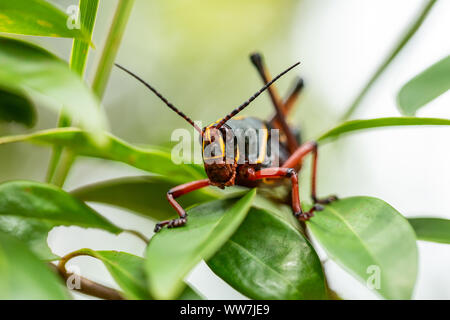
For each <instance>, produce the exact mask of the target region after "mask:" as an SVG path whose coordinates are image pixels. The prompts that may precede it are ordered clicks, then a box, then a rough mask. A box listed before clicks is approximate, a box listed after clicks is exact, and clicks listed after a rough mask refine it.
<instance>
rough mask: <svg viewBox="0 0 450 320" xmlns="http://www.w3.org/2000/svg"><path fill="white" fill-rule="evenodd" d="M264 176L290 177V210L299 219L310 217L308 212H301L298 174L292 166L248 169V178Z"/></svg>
mask: <svg viewBox="0 0 450 320" xmlns="http://www.w3.org/2000/svg"><path fill="white" fill-rule="evenodd" d="M264 178H290V179H291V183H292V211H293V213H294V215H295V217H296V218H297V219H299V220H301V221H304V220H307V219H309V218H310V214H309V212H303V211H302V206H301V203H300V196H299V188H298V175H297V172H295V170H294V169H293V168H265V169H261V170H259V171H256V172H255V171H250V175H249V179H250V180H260V179H264Z"/></svg>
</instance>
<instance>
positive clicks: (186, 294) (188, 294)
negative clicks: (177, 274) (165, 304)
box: [177, 285, 205, 300]
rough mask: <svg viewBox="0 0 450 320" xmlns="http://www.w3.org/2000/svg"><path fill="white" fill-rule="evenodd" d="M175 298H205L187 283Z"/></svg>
mask: <svg viewBox="0 0 450 320" xmlns="http://www.w3.org/2000/svg"><path fill="white" fill-rule="evenodd" d="M177 300H205V298H204V297H202V296H201V295H200V294H198V293H197V292H196V291H195V290H194V289H192V288H191V287H190V286H189V285H187V286H186V288H185V289H184V290H183V293H182V294H181V295H180V296H179V297H178V298H177Z"/></svg>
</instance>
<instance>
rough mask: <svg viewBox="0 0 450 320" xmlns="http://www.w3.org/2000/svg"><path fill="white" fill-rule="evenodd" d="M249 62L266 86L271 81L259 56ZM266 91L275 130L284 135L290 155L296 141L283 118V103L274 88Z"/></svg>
mask: <svg viewBox="0 0 450 320" xmlns="http://www.w3.org/2000/svg"><path fill="white" fill-rule="evenodd" d="M250 60H251V61H252V63H253V65H254V66H255V67H256V69H257V70H258V73H259V74H260V76H261V78H262V80H263V82H264V83H265V84H267V83H268V82H270V81H271V76H270V74H269V71H268V70H267V68H266V67H265V65H264V59H263V57H262V55H261V54H259V53H254V54H252V55H251V56H250ZM267 91H268V92H269V95H270V99H271V100H272V103H273V105H274V107H275V112H276V114H275V121H274V125H275V126H276V127H277V128H281V130H282V131H283V133H284V135H285V136H286V139H287V146H288V149H289V151H290V152H291V153H292V152H294V151H295V150H296V149H297V148H298V143H297V140H296V139H295V136H294V134H293V133H292V131H291V128H289V126H288V124H287V122H286V118H285V109H284V105H283V102H282V101H281V98H280V95H279V94H278V91H277V90H276V88H275V86H270V87H269V88H267Z"/></svg>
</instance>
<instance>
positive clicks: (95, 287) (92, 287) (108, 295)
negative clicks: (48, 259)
mask: <svg viewBox="0 0 450 320" xmlns="http://www.w3.org/2000/svg"><path fill="white" fill-rule="evenodd" d="M86 255H87V256H91V257H92V255H90V254H89V253H87V252H85V251H84V250H83V249H81V250H78V251H74V252H71V253H69V254H67V255H65V256H64V257H62V258H61V260H60V261H59V264H58V266H55V265H54V264H50V266H51V267H52V268H54V269H56V270H57V271H58V273H59V275H60V276H61V277H62V278H63V279H64V280H65V281H67V279H68V278H69V277H70V276H71V275H72V274H71V273H68V272H67V270H66V263H67V262H68V261H69V260H70V259H72V258H75V257H78V256H86ZM94 258H95V257H94ZM79 279H80V288H79V289H76V290H78V291H79V292H80V293H84V294H87V295H90V296H93V297H97V298H100V299H105V300H125V298H124V297H123V296H122V294H121V293H120V292H119V291H117V290H115V289H113V288H109V287H106V286H104V285H102V284H99V283H96V282H94V281H91V280H89V279H86V278H84V277H81V276H80V278H79ZM74 290H75V289H74Z"/></svg>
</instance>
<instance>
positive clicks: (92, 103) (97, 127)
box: [0, 37, 106, 140]
mask: <svg viewBox="0 0 450 320" xmlns="http://www.w3.org/2000/svg"><path fill="white" fill-rule="evenodd" d="M0 86H2V87H6V88H10V89H11V90H15V91H20V92H24V93H27V94H36V93H37V94H41V95H44V96H46V97H48V98H49V99H50V100H52V102H53V103H46V104H45V106H46V107H49V108H56V109H58V110H59V109H60V108H61V106H62V105H64V108H65V109H64V110H65V112H67V114H68V115H70V116H71V117H73V118H75V119H78V120H79V122H80V125H81V126H83V127H84V128H86V129H87V130H90V131H92V132H95V133H97V136H95V137H96V138H97V140H100V139H101V135H100V133H101V132H102V131H101V130H102V128H105V127H106V117H105V115H104V113H103V111H101V108H100V104H99V101H98V99H97V98H96V97H95V95H94V94H93V93H92V92H91V90H90V89H89V88H88V87H87V86H86V84H85V83H84V82H83V81H82V79H81V78H80V77H79V76H78V75H77V74H76V73H75V72H73V71H72V70H70V69H69V67H68V66H67V64H66V63H65V62H63V61H62V60H60V59H58V58H57V57H55V56H54V55H52V54H51V53H49V52H47V51H45V50H44V49H42V48H40V47H37V46H35V45H32V44H30V43H27V42H23V41H19V40H14V39H10V38H4V37H0Z"/></svg>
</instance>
